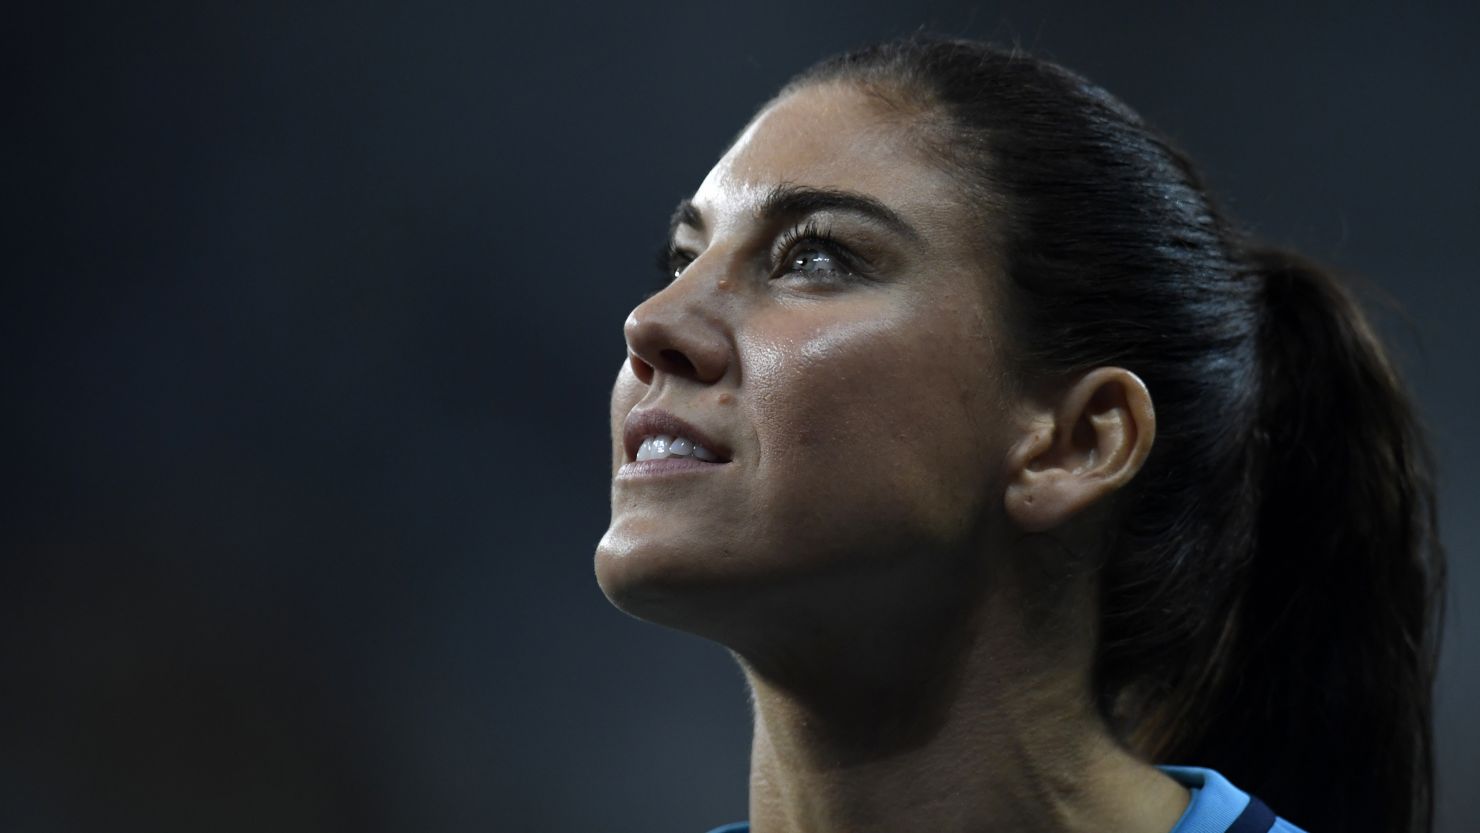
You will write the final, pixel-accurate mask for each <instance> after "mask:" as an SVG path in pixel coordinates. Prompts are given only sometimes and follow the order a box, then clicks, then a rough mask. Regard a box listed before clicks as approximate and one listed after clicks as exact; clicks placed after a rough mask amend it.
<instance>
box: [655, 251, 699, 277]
mask: <svg viewBox="0 0 1480 833" xmlns="http://www.w3.org/2000/svg"><path fill="white" fill-rule="evenodd" d="M693 260H694V254H693V253H692V252H689V251H685V250H683V249H680V248H679V247H678V246H676V245H674V244H673V243H664V244H663V245H662V247H660V248H659V249H658V257H657V258H656V261H657V265H658V280H659V287H660V288H661V287H662V286H666V285H667V284H668V282H669V281H671V280H673V279H674V278H676V277H678V276H679V274H680V273H682V272H683V270H684V269H687V268H688V266H689V264H690V263H692V262H693Z"/></svg>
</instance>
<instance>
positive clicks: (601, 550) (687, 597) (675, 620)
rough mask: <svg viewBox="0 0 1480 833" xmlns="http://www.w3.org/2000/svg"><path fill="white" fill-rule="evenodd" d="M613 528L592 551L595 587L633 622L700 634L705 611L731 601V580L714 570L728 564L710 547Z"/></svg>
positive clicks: (625, 525)
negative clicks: (649, 623)
mask: <svg viewBox="0 0 1480 833" xmlns="http://www.w3.org/2000/svg"><path fill="white" fill-rule="evenodd" d="M642 526H647V525H646V524H635V523H621V524H616V523H614V524H613V525H612V527H611V529H609V530H607V532H606V535H604V536H602V538H601V542H600V543H598V544H597V545H596V583H597V584H598V585H600V587H601V592H603V593H605V594H606V597H607V599H608V600H609V601H611V603H612V604H613V605H615V606H616V607H617V609H619V610H621V611H622V612H624V613H627V614H629V615H631V616H635V617H637V618H639V619H644V620H647V621H649V622H653V623H655V624H659V625H665V626H668V627H672V628H678V629H680V630H686V631H692V632H699V633H703V632H705V631H707V630H708V628H705V627H704V623H703V619H704V618H705V615H704V614H705V611H706V610H708V611H710V612H711V613H712V612H714V605H715V604H716V603H718V602H719V601H720V600H721V599H722V598H724V597H725V596H733V595H734V590H735V584H736V582H735V579H736V578H737V577H734V576H726V575H724V571H723V570H722V569H719V568H721V567H723V566H725V565H733V564H734V562H733V561H730V560H729V559H726V558H724V557H723V554H722V553H717V552H714V551H713V544H712V543H711V544H709V545H708V546H705V545H701V544H700V543H699V542H697V541H691V540H677V539H675V538H673V537H672V536H668V540H664V536H662V535H659V534H656V533H657V531H656V530H650V529H642V528H635V527H642Z"/></svg>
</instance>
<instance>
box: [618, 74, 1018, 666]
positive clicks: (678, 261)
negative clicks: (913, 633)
mask: <svg viewBox="0 0 1480 833" xmlns="http://www.w3.org/2000/svg"><path fill="white" fill-rule="evenodd" d="M979 229H980V221H979V220H975V219H973V215H972V213H971V211H970V210H969V208H968V206H967V204H966V202H965V200H964V198H963V195H962V194H961V193H960V190H959V188H958V187H957V185H956V184H955V183H954V182H953V181H952V178H951V176H950V175H949V174H948V173H947V172H946V171H945V170H943V169H942V168H941V166H940V165H939V164H938V163H936V162H933V161H931V160H930V158H929V157H928V156H927V155H926V154H924V153H923V152H922V151H921V150H920V145H919V137H918V134H917V132H916V131H915V130H914V129H912V125H911V123H910V122H909V120H908V119H907V118H903V117H901V115H900V114H899V113H898V112H890V111H889V110H888V109H887V108H885V107H884V106H882V105H881V104H880V102H879V101H878V100H877V99H875V98H872V97H870V96H869V95H868V94H866V93H865V92H863V91H861V90H859V89H857V88H855V87H853V86H850V85H846V84H824V85H814V86H808V87H804V88H802V89H800V90H798V91H795V92H792V93H790V94H788V95H786V96H785V97H783V98H781V99H780V100H778V101H776V102H773V103H772V104H771V105H770V106H769V107H767V108H766V109H765V110H763V111H762V112H761V113H760V114H759V115H758V116H757V117H756V118H755V119H754V121H753V122H752V123H751V124H750V126H749V127H748V128H747V129H746V130H745V132H744V133H743V134H742V135H741V136H740V138H739V139H738V140H737V141H736V142H735V144H734V145H733V146H732V147H731V148H730V149H729V151H728V152H727V153H726V154H725V156H724V158H722V159H721V160H720V161H719V162H718V164H716V165H715V167H714V169H713V170H711V171H710V172H709V174H708V176H707V177H706V178H705V179H704V181H703V183H702V184H701V185H700V186H699V188H698V190H697V191H696V192H695V193H694V195H693V197H692V199H691V200H688V201H685V203H684V204H683V205H682V206H681V207H680V210H679V212H678V213H677V214H676V215H675V223H674V234H673V240H672V242H673V251H674V264H673V266H674V271H675V276H674V277H673V279H672V281H671V282H670V283H669V284H667V286H666V287H665V288H664V289H662V290H661V291H659V292H658V293H656V294H654V295H652V296H651V297H649V298H648V299H647V300H646V301H644V302H643V303H641V304H640V305H638V306H637V308H636V309H634V310H633V311H632V313H631V315H630V316H629V317H628V319H627V321H626V325H625V335H626V340H627V346H628V350H629V355H628V357H627V359H626V361H624V363H623V364H622V366H621V369H620V371H619V372H618V375H617V380H616V384H615V387H614V388H613V391H612V399H611V430H612V448H613V457H612V467H613V481H612V495H611V500H612V517H611V525H610V528H609V529H608V530H607V532H606V534H605V535H604V537H603V538H602V539H601V542H600V544H599V545H598V549H597V554H596V573H597V578H598V581H599V583H600V585H601V587H602V589H603V590H604V592H605V593H606V594H607V596H608V597H609V598H610V599H611V600H612V601H613V602H614V603H615V604H616V605H617V606H619V607H621V608H622V609H624V610H626V611H627V612H629V613H632V614H633V615H636V616H639V617H642V618H645V619H649V620H651V621H655V622H659V623H661V624H665V625H669V626H672V627H677V628H680V629H684V630H689V631H692V632H696V633H699V634H701V635H705V636H708V637H711V638H714V639H716V640H718V641H720V642H723V643H725V644H728V645H730V646H731V647H743V646H745V645H746V644H747V643H748V642H749V641H751V640H763V639H766V638H768V637H767V634H768V633H769V634H770V635H772V636H775V635H777V634H784V638H786V639H796V638H798V635H799V634H806V633H825V632H828V631H830V630H833V629H838V630H840V631H846V630H847V629H848V628H849V627H850V624H849V622H850V620H851V619H855V618H859V617H870V616H878V615H884V614H885V612H886V611H887V612H888V614H889V615H890V616H891V617H894V616H898V615H909V613H910V610H909V609H910V608H911V607H913V606H920V607H922V608H923V607H925V606H928V605H931V604H934V603H936V602H938V600H940V599H944V598H948V597H950V596H951V594H952V593H954V592H956V591H958V590H959V589H960V588H961V587H962V586H963V583H967V582H969V581H975V580H977V579H978V578H979V573H980V571H981V570H982V569H983V563H982V562H983V559H982V558H981V551H982V548H983V546H984V544H985V542H986V541H987V540H988V539H989V538H990V537H991V533H992V530H991V527H992V526H993V524H995V523H999V522H1000V519H1001V518H1000V516H1001V504H1002V495H1003V489H1004V486H1005V484H1004V482H1003V460H1004V455H1006V453H1007V451H1008V447H1009V445H1010V443H1011V441H1012V438H1013V437H1014V436H1016V435H1017V434H1018V433H1019V432H1020V429H1021V426H1020V425H1016V424H1014V422H1013V413H1014V409H1013V406H1012V402H1011V398H1010V393H1009V391H1010V385H1009V383H1008V380H1007V376H1006V374H1005V372H1004V370H1003V368H1004V366H1005V357H1004V355H1003V352H1002V351H1003V347H1002V344H1003V339H1002V338H1000V337H999V334H1000V332H1001V325H1000V322H999V320H998V315H997V311H998V310H999V309H1000V304H999V303H998V302H997V300H996V299H995V289H994V288H995V287H996V286H997V283H996V282H997V280H998V278H997V276H996V274H994V269H995V266H994V265H993V262H992V260H991V259H990V253H989V252H986V251H984V249H985V248H986V247H985V246H984V244H983V243H982V242H981V238H982V235H981V233H980V230H979ZM652 437H660V438H661V437H667V438H669V439H668V441H667V442H662V441H661V439H660V444H659V446H658V447H657V448H656V449H655V448H654V447H653V443H652V442H651V440H650V439H648V441H647V442H646V444H645V445H644V440H645V439H647V438H652ZM695 445H697V446H700V447H702V448H700V449H698V450H696V449H694V446H695ZM654 455H658V456H659V457H661V458H662V459H641V460H639V457H642V458H650V457H653V456H654ZM664 455H666V456H664ZM706 457H707V458H712V459H710V460H706V459H703V458H706Z"/></svg>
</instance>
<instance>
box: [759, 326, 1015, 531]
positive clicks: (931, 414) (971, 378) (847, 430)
mask: <svg viewBox="0 0 1480 833" xmlns="http://www.w3.org/2000/svg"><path fill="white" fill-rule="evenodd" d="M941 309H942V307H941V306H940V305H934V304H931V305H927V304H924V303H922V304H921V306H920V308H918V309H909V308H905V309H903V310H901V309H898V308H883V307H880V308H878V309H861V310H858V312H859V314H857V315H853V316H849V320H847V321H846V322H839V321H837V320H833V321H831V322H827V323H817V324H814V325H813V326H800V327H796V326H793V327H792V328H788V329H777V330H772V331H770V332H769V336H768V337H762V336H761V335H760V334H756V335H755V337H754V338H753V340H752V342H751V343H750V344H749V345H747V346H748V347H749V348H750V350H749V353H750V355H752V356H754V357H755V361H754V362H752V364H751V366H750V367H749V368H748V369H747V377H746V378H747V381H746V385H747V387H748V388H749V389H750V391H749V392H750V394H751V402H752V404H753V407H754V408H755V409H756V411H755V415H754V424H755V426H756V432H757V435H758V436H757V442H758V447H759V448H760V450H761V454H760V460H759V471H760V475H761V481H762V482H763V483H766V484H767V485H768V494H767V501H768V503H769V504H770V505H769V506H768V509H769V512H768V515H769V516H770V517H772V518H775V519H777V522H778V523H782V524H785V525H787V526H791V527H795V526H806V525H811V526H813V527H816V528H830V529H831V530H832V531H831V533H830V534H832V535H836V534H837V532H836V530H837V529H838V528H840V527H845V526H846V527H847V528H849V529H853V530H856V531H857V532H858V533H859V534H860V535H866V536H869V540H880V541H882V539H880V538H879V537H878V536H879V535H880V534H881V528H887V529H883V532H884V534H890V533H898V534H923V535H927V536H940V537H942V538H953V537H957V536H959V535H962V534H965V528H966V527H969V526H970V525H971V524H972V522H973V521H974V519H975V518H976V517H978V515H979V511H980V506H981V504H982V501H983V500H984V499H985V498H986V492H987V490H988V485H989V484H988V480H989V473H990V472H993V471H995V467H994V466H993V465H992V463H991V455H992V448H993V447H994V445H993V444H994V436H995V435H994V428H995V426H994V423H995V420H994V417H993V415H994V413H995V412H996V411H997V407H996V405H997V404H998V403H997V402H996V397H997V391H996V389H995V387H994V386H993V385H992V380H993V379H995V378H996V374H995V373H994V372H993V371H994V368H993V367H992V366H991V361H992V356H991V351H990V349H988V342H987V340H986V335H985V332H984V331H983V330H982V329H981V326H982V325H981V321H980V316H979V315H974V314H966V315H957V316H955V317H948V316H943V315H942V314H941ZM791 320H792V323H793V324H795V322H796V318H795V317H793V319H791Z"/></svg>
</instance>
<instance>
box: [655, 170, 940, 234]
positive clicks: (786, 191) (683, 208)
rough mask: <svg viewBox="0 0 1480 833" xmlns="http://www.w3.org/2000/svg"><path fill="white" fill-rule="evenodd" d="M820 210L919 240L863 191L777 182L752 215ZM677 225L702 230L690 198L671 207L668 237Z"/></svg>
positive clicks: (766, 217)
mask: <svg viewBox="0 0 1480 833" xmlns="http://www.w3.org/2000/svg"><path fill="white" fill-rule="evenodd" d="M822 211H836V212H842V213H845V214H857V215H859V216H862V217H865V218H867V219H869V220H873V221H874V222H876V223H879V224H880V225H883V226H887V227H888V228H890V229H892V230H893V231H895V232H897V233H899V234H901V235H903V236H905V237H908V238H909V239H911V240H919V239H920V232H918V231H916V230H915V227H914V226H911V225H910V224H909V223H907V222H905V220H904V218H903V217H900V216H899V215H898V214H897V213H895V212H894V210H893V209H891V208H889V206H887V205H884V204H883V203H882V202H879V201H878V200H876V199H874V198H873V197H870V196H868V195H866V194H860V193H857V192H856V191H843V190H840V189H837V188H816V187H812V186H803V185H792V184H788V183H783V184H781V185H777V186H776V187H774V188H772V189H771V190H770V192H769V193H767V194H766V197H765V199H763V200H761V204H760V207H759V208H758V209H757V210H756V216H757V218H758V219H759V220H760V221H761V222H776V221H781V220H797V219H800V218H802V217H806V216H807V215H809V214H816V213H819V212H822ZM679 226H688V227H689V228H692V229H693V230H695V231H697V232H700V233H702V232H703V231H704V217H703V215H701V214H700V213H699V209H698V208H697V207H696V206H695V205H694V203H693V201H692V200H687V199H685V200H680V201H679V203H678V208H676V209H674V211H673V217H672V219H670V220H669V224H668V236H669V238H670V239H671V238H672V237H673V234H674V233H675V232H677V231H678V227H679Z"/></svg>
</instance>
